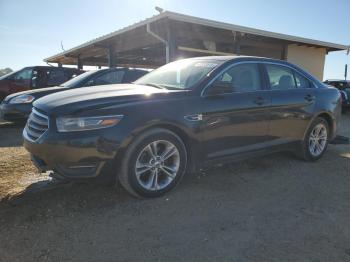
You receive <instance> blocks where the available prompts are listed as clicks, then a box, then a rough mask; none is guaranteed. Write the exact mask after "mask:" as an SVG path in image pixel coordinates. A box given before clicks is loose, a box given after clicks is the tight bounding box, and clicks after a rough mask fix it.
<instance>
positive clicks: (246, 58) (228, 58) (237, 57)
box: [187, 55, 293, 65]
mask: <svg viewBox="0 0 350 262" xmlns="http://www.w3.org/2000/svg"><path fill="white" fill-rule="evenodd" d="M187 59H192V60H216V61H222V62H226V61H234V60H241V61H261V62H264V61H265V62H275V63H282V64H288V65H293V64H291V63H289V62H287V61H285V60H280V59H274V58H268V57H260V56H243V55H242V56H241V55H232V56H201V57H192V58H187Z"/></svg>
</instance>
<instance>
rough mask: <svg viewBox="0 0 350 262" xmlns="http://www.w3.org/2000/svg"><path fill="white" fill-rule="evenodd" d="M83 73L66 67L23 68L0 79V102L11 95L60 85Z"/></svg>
mask: <svg viewBox="0 0 350 262" xmlns="http://www.w3.org/2000/svg"><path fill="white" fill-rule="evenodd" d="M83 72H84V71H82V70H79V69H76V68H67V67H52V66H33V67H25V68H23V69H21V70H19V71H15V72H12V73H9V74H7V75H4V76H1V77H0V102H1V101H2V100H3V99H4V98H5V97H6V96H8V95H10V94H12V93H17V92H20V91H25V90H30V89H37V88H44V87H50V86H57V85H60V84H62V83H64V82H66V81H68V80H69V79H71V78H73V77H75V76H77V75H79V74H81V73H83Z"/></svg>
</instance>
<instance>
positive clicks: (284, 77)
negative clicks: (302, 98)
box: [265, 65, 296, 90]
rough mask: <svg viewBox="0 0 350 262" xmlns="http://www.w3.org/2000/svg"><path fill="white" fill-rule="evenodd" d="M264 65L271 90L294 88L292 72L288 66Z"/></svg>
mask: <svg viewBox="0 0 350 262" xmlns="http://www.w3.org/2000/svg"><path fill="white" fill-rule="evenodd" d="M265 66H266V71H267V75H268V77H269V82H270V87H271V89H272V90H276V89H291V88H296V86H295V81H294V76H293V73H292V71H291V70H290V69H289V68H287V67H284V66H278V65H265Z"/></svg>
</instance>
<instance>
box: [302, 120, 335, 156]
mask: <svg viewBox="0 0 350 262" xmlns="http://www.w3.org/2000/svg"><path fill="white" fill-rule="evenodd" d="M318 128H321V129H320V130H319V132H322V134H321V133H319V134H318V133H317V132H318ZM329 136H330V132H329V125H328V122H327V121H326V120H325V119H324V118H322V117H317V118H316V119H315V120H314V121H313V122H312V124H311V125H310V127H309V129H308V131H307V133H306V136H305V138H304V140H303V141H302V144H301V148H300V151H299V153H298V156H299V157H301V158H302V159H303V160H305V161H316V160H318V159H320V158H321V157H322V156H323V154H324V153H325V151H326V150H327V146H328V142H329V141H328V140H329ZM318 138H319V139H318ZM321 138H322V139H321ZM315 140H316V141H318V146H317V145H316V146H313V145H314V142H313V141H315Z"/></svg>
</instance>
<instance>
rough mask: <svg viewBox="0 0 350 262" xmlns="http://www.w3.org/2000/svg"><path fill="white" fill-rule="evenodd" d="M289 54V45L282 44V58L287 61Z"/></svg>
mask: <svg viewBox="0 0 350 262" xmlns="http://www.w3.org/2000/svg"><path fill="white" fill-rule="evenodd" d="M287 56H288V45H283V46H282V53H281V59H282V60H286V61H287Z"/></svg>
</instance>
